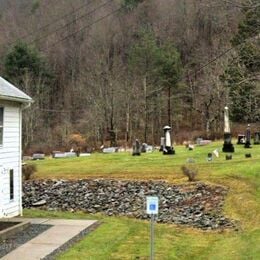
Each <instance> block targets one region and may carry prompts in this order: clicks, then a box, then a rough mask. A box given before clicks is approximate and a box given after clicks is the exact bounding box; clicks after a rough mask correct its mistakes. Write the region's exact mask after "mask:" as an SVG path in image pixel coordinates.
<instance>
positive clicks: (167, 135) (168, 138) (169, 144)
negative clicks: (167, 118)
mask: <svg viewBox="0 0 260 260" xmlns="http://www.w3.org/2000/svg"><path fill="white" fill-rule="evenodd" d="M163 130H164V134H165V146H164V149H163V154H175V150H174V148H173V146H172V142H171V134H170V130H171V127H170V126H165V127H164V128H163Z"/></svg>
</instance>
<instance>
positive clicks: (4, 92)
mask: <svg viewBox="0 0 260 260" xmlns="http://www.w3.org/2000/svg"><path fill="white" fill-rule="evenodd" d="M0 99H4V100H14V101H18V102H22V103H28V102H32V98H31V97H29V96H28V95H26V94H25V93H24V92H23V91H21V90H20V89H18V88H16V87H15V86H14V85H12V84H11V83H10V82H8V81H7V80H5V79H3V78H2V77H0Z"/></svg>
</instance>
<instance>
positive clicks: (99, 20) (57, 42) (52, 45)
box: [47, 7, 123, 49]
mask: <svg viewBox="0 0 260 260" xmlns="http://www.w3.org/2000/svg"><path fill="white" fill-rule="evenodd" d="M122 9H123V7H120V8H117V9H115V10H114V11H112V12H110V13H108V14H106V15H104V16H102V17H100V18H99V19H97V20H96V21H94V22H93V23H90V24H88V25H86V26H83V27H82V28H80V29H79V30H77V31H75V32H73V33H70V34H68V35H67V36H66V37H64V38H62V39H60V40H59V41H56V42H55V43H53V44H51V45H50V46H48V47H47V49H50V48H53V47H54V46H56V45H57V44H59V43H60V42H63V41H65V40H67V39H69V38H70V37H72V36H74V35H75V34H78V33H80V32H82V31H84V30H86V29H87V28H90V27H92V26H93V25H95V24H96V23H99V22H101V21H102V20H104V19H106V18H108V17H109V16H112V15H114V14H115V13H117V12H119V11H121V10H122Z"/></svg>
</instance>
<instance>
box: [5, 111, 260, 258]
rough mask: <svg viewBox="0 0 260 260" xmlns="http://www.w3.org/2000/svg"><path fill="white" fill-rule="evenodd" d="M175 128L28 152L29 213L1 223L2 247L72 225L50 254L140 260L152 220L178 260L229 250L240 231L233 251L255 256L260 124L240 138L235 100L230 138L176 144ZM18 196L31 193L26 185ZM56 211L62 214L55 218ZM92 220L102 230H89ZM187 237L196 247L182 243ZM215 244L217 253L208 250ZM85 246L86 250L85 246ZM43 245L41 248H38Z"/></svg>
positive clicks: (166, 251)
mask: <svg viewBox="0 0 260 260" xmlns="http://www.w3.org/2000/svg"><path fill="white" fill-rule="evenodd" d="M172 130H174V129H172V128H171V127H170V126H168V125H166V126H164V127H163V129H162V133H163V134H164V136H163V137H161V139H160V146H159V147H156V146H152V145H150V144H147V143H143V142H142V141H141V140H139V139H135V141H134V142H133V145H132V147H130V148H127V149H126V148H124V147H116V146H112V147H106V146H103V145H102V147H101V148H100V149H99V151H97V152H92V153H88V152H84V151H83V152H78V151H77V152H74V149H73V148H71V149H70V151H60V150H53V152H52V153H51V154H45V153H43V152H41V151H37V152H35V153H33V154H31V155H30V156H29V155H26V156H24V162H23V174H24V176H23V180H24V181H23V185H22V186H23V187H22V189H23V195H22V207H23V209H24V216H25V217H27V218H29V220H28V221H26V218H25V219H20V220H19V219H18V220H16V219H14V220H13V221H12V219H8V220H7V221H1V222H0V229H1V230H0V240H1V245H2V247H3V249H2V250H1V251H0V256H4V255H7V256H8V257H9V256H10V257H12V255H13V256H15V255H17V254H20V253H19V252H20V251H21V252H22V250H23V247H25V248H26V247H27V246H29V247H30V246H31V247H32V250H33V249H35V246H34V244H33V243H32V244H30V241H31V240H32V241H34V240H36V241H38V240H39V241H41V239H42V238H41V236H43V237H44V234H45V232H46V234H50V236H51V234H52V235H54V233H55V232H56V231H55V230H56V229H57V230H59V232H65V231H66V229H65V226H66V225H68V227H67V228H69V229H71V230H70V232H69V233H67V234H65V233H64V236H65V235H67V236H68V237H67V242H66V240H62V242H60V244H56V245H55V248H56V249H55V250H52V251H53V252H52V251H50V252H49V254H46V255H48V257H50V259H56V257H58V259H63V258H66V257H67V258H69V259H77V258H78V257H80V258H88V257H93V259H102V258H104V257H107V256H108V255H111V256H112V259H124V258H125V257H126V259H128V258H129V259H132V258H133V257H135V258H136V259H139V257H147V256H148V244H149V235H148V232H147V229H148V223H149V221H150V219H152V221H153V222H155V223H156V230H157V237H156V244H155V251H156V255H161V257H162V259H174V258H172V256H173V255H176V257H177V258H179V257H183V258H184V259H186V258H190V257H195V258H196V257H197V256H198V253H197V250H198V248H201V247H202V248H203V250H204V251H203V252H204V253H203V254H205V257H206V258H208V257H216V258H220V257H223V251H222V250H221V245H222V243H223V241H225V245H226V247H230V248H233V242H234V239H235V243H236V244H237V246H236V251H230V250H227V251H226V252H225V253H224V254H225V256H226V257H227V259H233V258H237V256H239V255H240V254H246V255H247V256H248V253H245V251H243V248H247V249H248V248H249V249H250V250H252V252H251V253H250V256H252V258H253V259H254V257H255V256H257V255H258V253H259V252H258V249H257V246H256V244H257V243H258V242H257V241H258V240H257V238H259V229H257V230H256V231H255V227H257V226H256V225H255V224H257V223H259V212H260V208H259V203H258V200H259V194H258V187H259V184H260V183H259V172H260V146H259V145H258V144H259V132H254V134H253V132H252V129H251V126H250V125H249V124H248V125H247V126H246V129H245V134H244V135H239V136H238V142H237V144H235V145H234V144H233V143H235V142H234V140H232V129H231V126H230V121H229V113H228V107H225V109H224V131H223V132H224V135H223V141H212V140H209V139H203V138H202V137H198V138H196V139H195V140H189V141H187V142H184V143H183V144H182V145H180V144H174V145H173V143H174V131H172ZM251 132H252V133H251ZM172 138H173V139H172ZM241 144H243V145H241ZM20 166H21V165H20ZM26 169H27V172H26V171H25V170H26ZM25 174H26V175H25ZM148 197H150V198H156V199H157V201H158V208H159V210H158V212H157V211H156V212H157V213H156V215H149V214H147V212H146V211H145V201H146V198H148ZM18 199H19V201H21V193H19V196H18ZM241 204H242V205H243V207H241ZM153 206H155V205H153ZM13 214H14V216H17V215H18V214H20V215H21V214H22V213H13ZM5 217H6V218H7V217H9V216H7V215H6V216H5ZM34 217H35V220H34ZM56 217H57V218H59V219H62V220H59V219H57V220H56V222H55V220H53V219H52V218H56ZM49 218H50V219H49ZM71 218H72V219H79V218H80V219H83V220H82V221H83V222H79V221H80V220H75V221H76V222H74V223H78V222H79V223H80V224H78V225H80V227H78V228H77V225H76V226H75V227H74V228H75V230H76V231H75V232H74V231H73V228H72V224H71V222H69V220H66V219H71ZM41 219H44V222H42V221H43V220H42V221H41ZM89 219H90V220H91V221H90V220H89ZM84 221H85V222H84ZM31 222H32V223H33V224H32V223H31ZM34 222H35V223H34ZM48 223H50V224H48ZM151 223H152V222H151ZM70 225H71V226H70ZM89 227H91V231H92V232H91V234H89V235H87V234H88V231H87V230H88V229H89ZM62 229H64V230H63V231H62ZM79 230H81V231H80V232H79ZM53 232H54V233H53ZM177 232H178V235H177ZM60 234H61V233H60ZM104 234H105V235H104ZM45 236H46V235H45ZM118 236H119V238H118ZM245 236H246V237H248V240H246V241H245V240H244V237H245ZM38 237H39V238H38ZM37 238H38V240H37ZM59 239H60V238H59ZM79 240H80V242H78V243H77V241H79ZM113 240H116V241H118V242H117V248H116V250H115V248H114V246H113V243H112V244H111V245H110V244H109V246H107V243H108V241H113ZM96 241H98V243H97V242H96ZM27 243H29V244H27ZM165 243H166V244H167V246H165ZM186 243H187V244H189V249H190V250H188V251H186V250H180V251H178V248H179V247H182V244H186ZM212 243H213V244H214V248H215V250H216V251H214V254H213V255H212V253H208V250H210V252H211V247H212ZM20 245H22V246H21V247H20ZM82 245H83V247H84V253H81V252H80V250H79V248H80V247H81V246H82ZM42 246H43V247H44V246H45V245H42ZM91 246H92V247H91ZM126 246H127V247H128V250H127V252H125V249H124V248H125V247H126ZM45 247H46V246H45ZM90 247H91V248H90ZM106 247H107V250H102V249H101V250H100V248H106ZM19 250H20V251H19ZM36 251H37V250H36ZM36 251H31V252H32V254H36V255H37V254H38V253H37V252H36ZM16 252H17V253H16ZM200 254H201V252H200ZM8 257H7V259H8ZM39 257H40V256H39ZM51 257H52V258H51ZM122 257H123V258H122ZM35 259H38V258H37V257H36V258H35Z"/></svg>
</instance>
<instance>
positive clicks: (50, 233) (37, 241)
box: [1, 218, 97, 260]
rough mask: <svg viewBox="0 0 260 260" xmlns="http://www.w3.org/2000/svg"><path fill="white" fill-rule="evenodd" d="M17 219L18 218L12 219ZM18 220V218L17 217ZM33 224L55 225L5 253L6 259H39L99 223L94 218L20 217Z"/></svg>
mask: <svg viewBox="0 0 260 260" xmlns="http://www.w3.org/2000/svg"><path fill="white" fill-rule="evenodd" d="M12 220H13V221H15V220H16V219H12ZM17 220H18V219H17ZM21 220H25V221H29V222H31V223H32V224H44V225H53V227H51V228H49V229H48V230H46V231H44V232H43V233H41V234H40V235H38V236H37V237H35V238H33V239H32V240H30V241H28V242H27V243H25V244H23V245H21V246H20V247H18V248H16V249H15V250H13V251H12V252H10V253H9V254H7V255H5V256H4V257H3V258H1V259H4V260H39V259H43V258H44V257H46V256H47V255H49V254H51V253H53V252H54V251H55V250H57V249H58V248H60V247H61V246H62V245H64V244H65V243H67V242H68V241H70V240H71V239H73V238H74V237H75V236H77V235H79V233H80V232H82V231H84V230H86V229H91V228H93V227H94V226H96V225H97V221H93V220H68V219H29V218H19V221H21Z"/></svg>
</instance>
